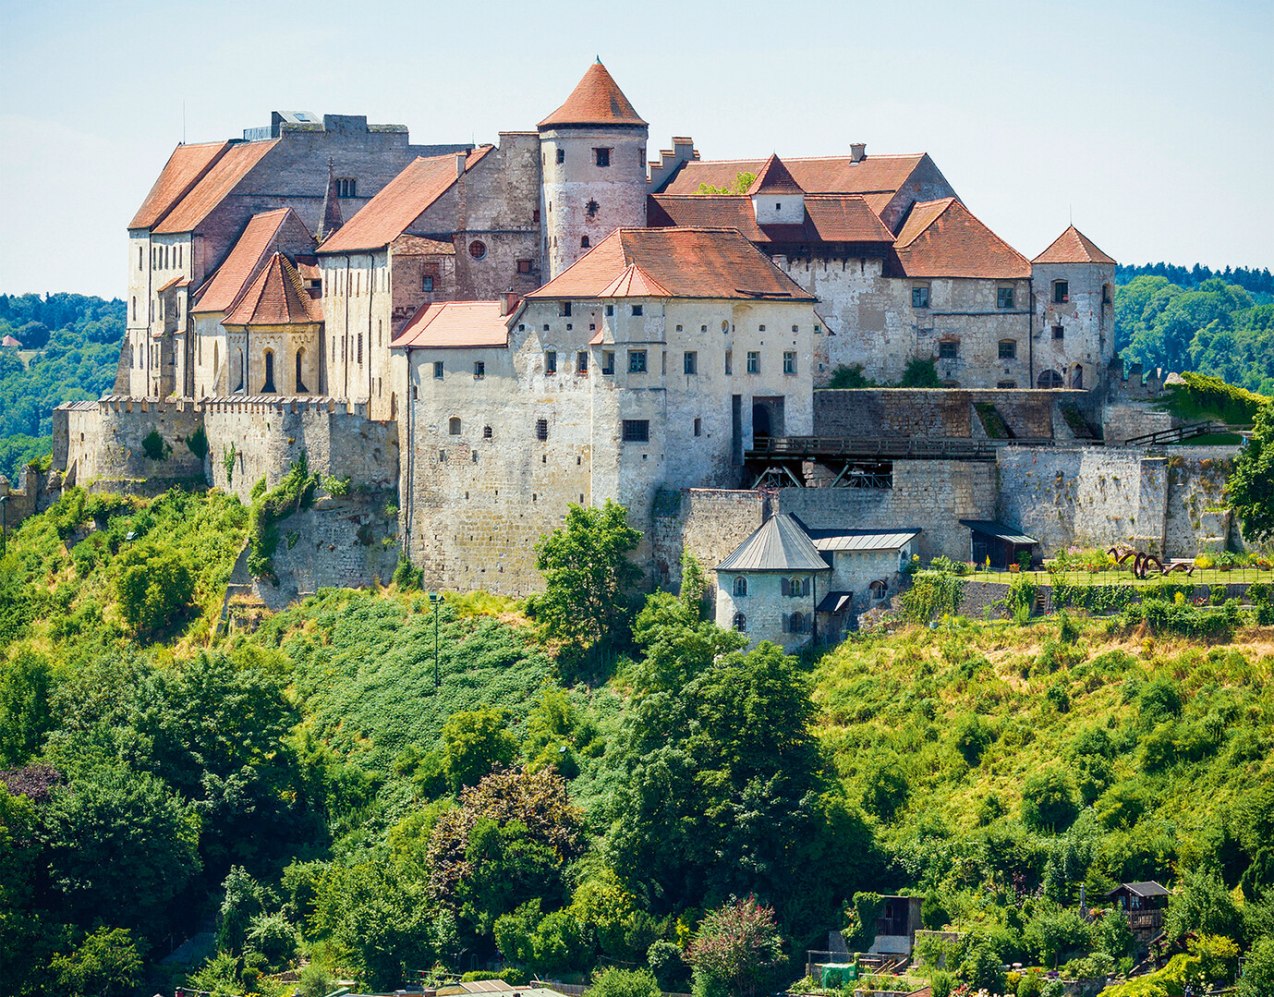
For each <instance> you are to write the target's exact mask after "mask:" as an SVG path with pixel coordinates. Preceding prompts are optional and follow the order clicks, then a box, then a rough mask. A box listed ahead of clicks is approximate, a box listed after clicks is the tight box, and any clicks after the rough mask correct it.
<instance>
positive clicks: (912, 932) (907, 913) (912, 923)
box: [867, 896, 924, 955]
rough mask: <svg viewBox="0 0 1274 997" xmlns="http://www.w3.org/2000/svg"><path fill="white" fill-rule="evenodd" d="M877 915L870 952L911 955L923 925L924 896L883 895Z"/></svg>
mask: <svg viewBox="0 0 1274 997" xmlns="http://www.w3.org/2000/svg"><path fill="white" fill-rule="evenodd" d="M880 899H881V906H880V913H879V914H878V915H877V916H876V937H875V939H874V940H873V941H872V943H871V947H870V948H868V950H867V951H868V952H871V953H873V954H878V955H911V950H912V948H913V947H914V946H915V944H916V932H917V931H919V930H920V928H921V927H922V921H921V918H920V912H921V907H922V905H923V904H924V898H923V897H900V896H882V897H881V898H880Z"/></svg>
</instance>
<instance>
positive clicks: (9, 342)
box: [0, 336, 22, 350]
mask: <svg viewBox="0 0 1274 997" xmlns="http://www.w3.org/2000/svg"><path fill="white" fill-rule="evenodd" d="M0 346H8V347H12V348H14V349H19V350H20V349H22V344H21V343H19V342H18V341H17V340H16V339H14V338H13V337H12V336H5V337H4V339H0Z"/></svg>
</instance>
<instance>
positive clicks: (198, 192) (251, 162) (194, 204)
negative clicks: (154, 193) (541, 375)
mask: <svg viewBox="0 0 1274 997" xmlns="http://www.w3.org/2000/svg"><path fill="white" fill-rule="evenodd" d="M278 144H279V140H278V139H271V140H270V141H268V142H241V143H238V144H235V145H231V146H230V148H228V149H227V150H226V151H225V152H224V153H223V154H222V155H221V156H220V157H218V159H217V161H216V162H215V163H213V165H212V167H211V168H210V169H209V170H208V171H207V172H206V173H204V174H203V176H202V177H200V179H199V182H198V183H196V184H195V185H194V187H192V188H191V190H190V193H188V194H186V196H185V197H183V198H182V199H181V200H180V201H179V202H177V204H176V206H175V207H173V209H172V210H171V211H170V212H168V213H167V214H166V215H164V217H163V218H162V219H161V220H160V221H159V223H158V224H157V225H155V226H154V228H153V229H152V231H154V232H155V233H157V234H159V235H173V234H176V233H179V232H193V231H195V229H197V228H198V227H199V225H200V223H201V222H202V221H203V220H204V219H205V218H207V217H208V216H209V215H210V214H212V212H213V210H214V209H215V208H216V207H217V205H219V204H220V203H221V202H222V201H224V200H225V199H226V197H228V196H229V195H230V194H231V193H233V192H234V189H235V188H236V187H237V186H239V182H240V181H241V180H242V179H243V178H244V177H246V176H247V175H248V174H249V173H251V172H252V169H253V167H255V166H256V165H257V163H259V162H261V160H262V159H264V158H265V156H266V154H267V153H269V152H270V150H271V149H273V148H274V147H275V146H276V145H278Z"/></svg>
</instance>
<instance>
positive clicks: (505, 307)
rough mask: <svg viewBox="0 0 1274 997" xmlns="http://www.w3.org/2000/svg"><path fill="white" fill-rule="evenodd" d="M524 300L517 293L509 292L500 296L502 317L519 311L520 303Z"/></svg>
mask: <svg viewBox="0 0 1274 997" xmlns="http://www.w3.org/2000/svg"><path fill="white" fill-rule="evenodd" d="M521 300H522V299H521V298H520V297H519V296H518V292H517V291H513V290H509V291H505V292H504V293H503V294H501V295H500V316H501V317H502V318H503V317H504V316H506V315H512V314H513V313H514V312H515V311H517V310H518V302H520V301H521Z"/></svg>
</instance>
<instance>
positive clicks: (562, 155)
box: [550, 149, 566, 210]
mask: <svg viewBox="0 0 1274 997" xmlns="http://www.w3.org/2000/svg"><path fill="white" fill-rule="evenodd" d="M554 158H555V159H556V160H557V165H558V166H561V165H562V164H563V163H564V162H566V150H565V149H558V150H557V155H556V156H555V157H554ZM550 210H551V208H550Z"/></svg>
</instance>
